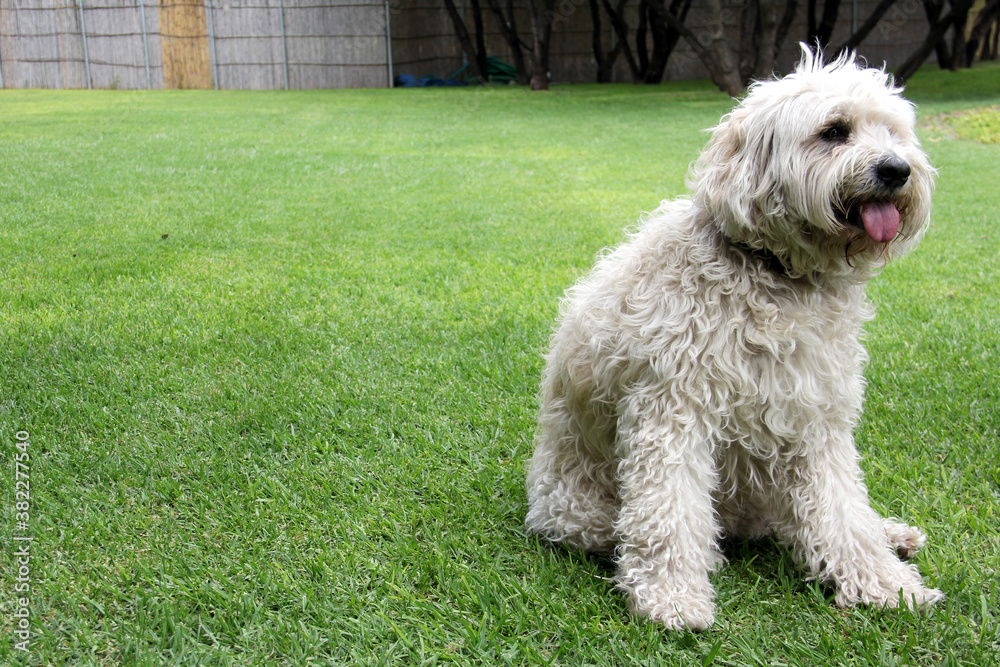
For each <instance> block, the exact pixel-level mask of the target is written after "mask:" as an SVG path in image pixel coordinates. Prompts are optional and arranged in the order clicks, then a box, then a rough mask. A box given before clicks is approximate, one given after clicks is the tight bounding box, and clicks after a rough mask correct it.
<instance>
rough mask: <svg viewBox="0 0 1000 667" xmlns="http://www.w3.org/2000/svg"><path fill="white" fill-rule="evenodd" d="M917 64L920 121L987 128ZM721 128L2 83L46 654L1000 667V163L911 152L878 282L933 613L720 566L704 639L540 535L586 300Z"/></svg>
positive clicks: (2, 580)
mask: <svg viewBox="0 0 1000 667" xmlns="http://www.w3.org/2000/svg"><path fill="white" fill-rule="evenodd" d="M998 74H1000V70H998V69H997V68H996V67H992V68H983V69H975V70H972V71H970V72H960V73H958V74H956V75H951V74H948V73H937V72H930V71H929V72H927V73H921V74H919V75H918V76H916V77H915V78H914V79H913V80H912V81H911V82H910V90H911V91H912V96H913V97H914V98H915V99H916V100H917V101H918V102H919V103H920V104H921V111H920V113H921V117H922V118H930V117H932V116H935V115H939V114H943V113H950V112H954V111H957V110H960V109H969V108H979V107H984V106H989V105H993V104H997V103H998V101H1000V86H997V85H996V81H997V78H998V77H997V75H998ZM729 107H730V103H729V102H728V100H727V99H726V98H725V97H724V96H722V95H720V94H718V93H717V92H715V91H713V90H712V87H711V86H710V85H709V84H707V83H704V82H696V83H683V84H670V85H664V86H658V87H632V86H604V87H599V86H579V87H557V88H556V89H555V90H554V91H552V93H551V94H531V93H529V92H527V91H524V90H520V89H497V90H473V89H465V90H454V89H452V90H399V91H384V90H373V91H322V92H292V93H284V92H153V93H149V92H122V91H115V92H109V91H104V92H97V91H95V92H76V91H63V92H51V91H48V92H43V91H2V92H0V281H2V285H3V291H2V293H3V294H4V295H5V298H4V299H3V300H2V301H0V327H2V329H0V331H2V335H3V341H2V346H0V387H2V393H0V442H3V448H4V456H3V458H4V460H5V461H7V463H6V464H5V465H4V466H3V468H4V470H5V472H4V473H3V474H2V476H0V480H2V481H0V502H2V507H0V526H2V528H0V535H3V536H4V538H5V541H4V544H5V545H10V544H11V543H10V542H9V541H7V538H8V537H9V536H14V535H20V534H21V533H20V532H19V531H18V530H16V528H15V516H14V513H15V507H14V493H13V486H14V485H13V482H14V474H15V473H14V467H13V462H12V459H13V456H14V453H15V452H16V449H15V433H16V432H18V431H20V430H26V431H28V432H29V433H30V435H31V445H30V448H29V453H30V483H31V510H30V530H29V532H30V534H31V535H33V536H34V537H35V541H34V543H33V545H32V547H31V549H32V560H31V565H30V569H31V575H30V576H31V591H30V596H31V607H30V609H31V614H32V616H31V623H32V629H33V631H34V633H35V634H34V635H33V638H32V644H31V653H30V654H29V655H28V657H27V660H24V656H23V655H21V654H20V653H19V652H17V651H16V650H15V649H14V644H13V642H14V640H15V638H14V636H13V635H12V632H11V631H12V629H13V627H14V621H13V618H12V616H11V614H12V613H13V612H14V610H15V604H16V603H15V599H16V597H17V596H16V595H15V593H14V585H15V576H16V569H15V566H14V562H13V560H14V559H13V557H12V553H13V548H12V547H10V546H5V547H4V549H5V559H4V560H3V563H4V566H3V568H2V569H0V619H2V622H0V662H4V663H10V662H15V661H19V662H25V663H26V664H37V665H49V664H66V665H91V664H96V665H118V664H123V665H158V664H186V665H195V664H197V665H227V664H233V665H281V664H286V665H306V664H316V665H320V664H324V665H325V664H335V665H351V664H364V665H367V664H373V665H375V664H379V665H425V664H426V665H433V664H456V665H479V664H481V665H506V664H511V665H540V664H557V665H572V666H576V665H590V664H593V665H632V664H636V665H660V664H663V665H676V664H683V665H703V664H714V665H786V664H787V665H825V664H838V665H894V664H899V665H908V664H914V665H915V664H920V665H924V664H942V665H988V664H996V663H997V662H998V661H1000V623H998V619H997V615H998V613H1000V612H998V611H997V610H998V609H1000V585H998V583H997V581H998V580H997V565H998V561H1000V516H998V514H1000V453H998V450H997V443H998V440H1000V433H998V431H1000V410H998V405H1000V371H998V367H1000V363H998V361H1000V307H998V304H1000V287H998V286H1000V261H998V260H1000V239H998V233H997V223H998V219H997V218H998V214H997V211H998V195H997V193H998V192H1000V171H998V170H997V169H996V165H997V164H998V160H1000V149H998V147H997V146H996V145H987V144H981V143H976V142H975V141H968V140H964V139H955V138H951V137H950V136H944V135H942V134H940V133H935V132H934V131H933V130H926V131H925V133H924V136H925V139H926V140H927V141H926V147H927V149H928V152H929V153H930V155H931V159H932V162H933V163H934V164H935V165H937V166H938V167H939V168H940V178H939V185H938V190H937V194H936V203H935V221H934V226H933V229H932V230H931V231H930V233H929V234H928V236H927V238H926V240H925V241H924V243H923V245H922V247H921V248H920V249H918V251H917V252H916V253H915V254H914V255H912V256H910V257H908V258H906V259H905V260H903V261H901V262H900V263H898V264H897V265H895V266H893V267H891V268H890V269H889V270H888V271H886V272H885V274H884V275H883V276H882V277H880V278H879V279H878V280H877V281H876V282H875V284H874V285H873V287H872V290H871V292H872V298H873V299H874V300H875V301H876V303H877V304H878V305H879V307H880V315H879V318H878V319H877V320H876V321H875V322H874V323H873V324H872V325H871V326H870V327H869V332H870V335H869V346H870V349H871V353H872V363H871V365H870V368H869V372H868V377H869V380H870V384H869V392H868V398H867V412H866V416H865V419H864V422H863V424H862V425H861V427H860V429H859V432H858V443H859V447H860V449H861V450H862V453H863V455H864V466H865V469H866V470H867V471H868V481H869V484H870V487H871V494H872V500H873V502H874V504H875V505H876V506H877V507H878V508H879V509H880V510H881V511H884V512H886V513H889V514H893V515H896V516H899V517H901V518H902V519H904V520H906V521H910V522H913V523H916V524H918V525H921V526H923V527H924V528H925V529H926V530H927V532H928V533H929V534H930V536H931V540H930V542H929V544H928V546H927V548H926V550H925V551H924V552H922V553H921V554H920V555H919V556H918V557H917V559H916V562H917V564H918V565H919V567H920V568H921V570H922V571H923V573H924V574H925V576H926V577H927V578H928V580H929V581H930V582H932V583H933V584H934V585H937V586H939V587H940V588H942V589H943V590H944V591H945V592H946V594H947V595H948V598H947V600H945V601H944V602H943V603H941V604H940V605H939V606H937V607H936V608H934V609H932V610H930V611H928V612H926V613H922V614H912V613H909V612H905V611H898V610H896V611H881V610H873V609H866V608H860V609H852V610H839V609H836V608H834V607H833V606H832V605H831V604H830V601H829V600H828V595H829V593H828V591H824V590H823V589H821V588H817V587H815V586H813V585H810V584H807V583H805V582H803V580H802V577H801V575H800V573H798V572H796V570H795V568H794V567H793V566H792V564H791V562H790V559H789V557H788V555H787V554H786V553H785V552H784V551H783V550H781V549H780V548H778V547H776V546H774V545H773V544H770V543H762V544H749V545H729V546H728V547H727V554H728V556H729V559H730V563H729V565H728V566H727V567H726V568H725V569H724V570H723V571H721V572H720V573H719V574H718V575H716V576H715V578H714V583H715V585H716V587H717V589H718V605H719V609H718V621H717V623H716V625H715V626H714V628H713V629H712V630H710V631H708V632H705V633H701V634H680V635H678V634H667V633H664V632H663V631H662V630H660V629H658V628H657V627H655V626H652V625H650V624H648V623H645V622H642V621H640V620H636V619H634V618H631V617H630V616H629V615H628V613H627V611H626V609H625V605H624V602H623V600H622V598H621V597H620V596H619V595H618V594H617V593H615V592H614V591H613V588H612V585H611V584H610V583H609V582H608V580H607V578H608V577H609V576H610V575H611V571H610V570H609V569H608V566H607V564H605V563H601V562H600V561H597V560H592V559H588V558H585V557H582V556H580V555H578V554H572V553H567V552H564V551H562V550H559V549H554V548H551V547H549V546H547V545H546V544H545V543H544V542H542V541H539V540H538V539H536V538H534V537H530V536H528V535H526V534H525V532H524V530H523V529H522V526H521V522H522V518H523V515H524V509H525V498H524V491H523V477H524V464H525V461H526V459H527V458H528V456H529V455H530V452H531V439H532V433H533V429H534V410H535V392H536V388H537V384H538V376H539V372H540V368H541V353H542V351H543V350H544V347H545V344H546V339H547V336H548V333H549V331H550V329H551V327H552V323H553V321H554V317H555V314H556V308H557V303H558V299H559V297H560V295H561V294H562V292H563V290H564V289H565V288H566V287H567V286H568V285H569V284H571V283H572V282H573V280H574V279H575V278H576V277H577V276H579V275H580V274H581V273H582V272H584V271H586V270H587V268H588V267H589V266H590V264H591V262H592V261H593V258H594V256H595V254H596V253H597V252H598V250H599V249H600V248H601V247H603V246H605V245H607V244H611V243H615V242H617V241H618V240H620V239H621V238H622V232H621V230H622V228H623V227H626V226H628V225H630V224H632V223H634V221H635V220H636V219H637V218H638V216H639V215H640V213H641V211H643V210H651V209H652V208H654V207H655V206H656V205H657V203H658V202H659V201H660V200H661V199H663V198H665V197H670V196H674V195H676V194H679V193H681V192H683V191H684V187H683V176H684V173H685V171H686V168H687V164H688V163H689V162H690V161H691V160H693V159H694V158H695V156H696V155H697V152H698V150H699V148H700V147H701V146H702V144H703V143H704V141H705V135H704V134H703V133H701V132H700V130H701V129H703V128H705V127H708V126H710V125H712V124H714V123H715V122H716V121H717V120H718V117H719V116H720V115H721V114H722V113H724V112H725V111H726V110H728V108H729Z"/></svg>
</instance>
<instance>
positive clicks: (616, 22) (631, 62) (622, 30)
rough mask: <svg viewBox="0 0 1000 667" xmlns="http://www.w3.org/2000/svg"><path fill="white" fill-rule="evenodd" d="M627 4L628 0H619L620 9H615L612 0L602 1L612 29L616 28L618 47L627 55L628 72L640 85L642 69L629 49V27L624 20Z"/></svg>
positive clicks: (633, 80) (634, 81)
mask: <svg viewBox="0 0 1000 667" xmlns="http://www.w3.org/2000/svg"><path fill="white" fill-rule="evenodd" d="M626 2H627V0H618V7H617V8H615V7H612V6H611V2H610V0H601V4H602V5H603V6H604V11H605V12H607V13H608V19H610V21H611V27H612V28H614V31H615V36H616V37H617V38H618V45H619V46H620V47H621V50H622V53H624V54H625V62H626V63H627V64H628V71H629V73H630V74H631V75H632V82H633V83H638V81H639V79H640V69H639V66H638V65H636V62H635V57H634V56H633V55H632V49H631V47H629V35H628V25H626V23H625V20H624V19H623V18H622V14H623V12H624V11H625V3H626ZM640 11H641V9H640ZM637 45H638V44H637Z"/></svg>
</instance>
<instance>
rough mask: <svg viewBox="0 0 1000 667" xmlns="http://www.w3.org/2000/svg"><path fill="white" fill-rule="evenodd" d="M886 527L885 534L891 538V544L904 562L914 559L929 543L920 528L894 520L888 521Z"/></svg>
mask: <svg viewBox="0 0 1000 667" xmlns="http://www.w3.org/2000/svg"><path fill="white" fill-rule="evenodd" d="M884 525H885V533H886V535H887V536H888V537H889V544H891V545H892V547H893V548H894V549H895V550H896V554H897V555H898V556H899V557H900V558H902V559H904V560H905V559H907V558H912V557H913V556H914V554H916V553H917V552H918V551H920V549H921V547H923V546H924V544H926V542H927V536H926V535H924V534H923V532H921V531H920V529H919V528H914V527H913V526H908V525H906V524H905V523H900V522H898V521H893V520H892V519H886V520H885V522H884Z"/></svg>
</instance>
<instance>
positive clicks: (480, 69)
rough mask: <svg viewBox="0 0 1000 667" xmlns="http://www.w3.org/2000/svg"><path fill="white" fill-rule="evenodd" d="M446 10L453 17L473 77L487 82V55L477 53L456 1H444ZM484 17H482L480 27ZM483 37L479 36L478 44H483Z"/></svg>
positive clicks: (453, 23)
mask: <svg viewBox="0 0 1000 667" xmlns="http://www.w3.org/2000/svg"><path fill="white" fill-rule="evenodd" d="M475 4H476V6H477V7H478V0H476V3H475ZM444 6H445V9H447V10H448V16H449V17H451V24H452V26H453V27H454V28H455V36H456V37H458V43H459V44H461V45H462V51H464V52H465V57H466V59H468V61H469V66H470V67H471V68H472V75H473V76H474V77H476V79H477V80H478V81H479V82H480V83H485V82H486V53H485V52H483V53H482V54H480V53H477V52H476V46H475V45H474V44H473V42H472V37H471V36H470V35H469V30H468V28H466V27H465V21H463V20H462V15H461V14H459V12H458V8H457V7H456V6H455V2H454V0H444ZM481 21H482V17H480V26H481V25H482V23H481ZM481 39H482V36H481V35H479V36H477V40H476V41H477V42H480V43H481Z"/></svg>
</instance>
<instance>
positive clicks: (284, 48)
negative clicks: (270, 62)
mask: <svg viewBox="0 0 1000 667" xmlns="http://www.w3.org/2000/svg"><path fill="white" fill-rule="evenodd" d="M278 17H279V18H280V19H281V53H282V55H283V57H284V64H285V90H288V44H287V42H286V41H285V0H280V2H279V3H278Z"/></svg>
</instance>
